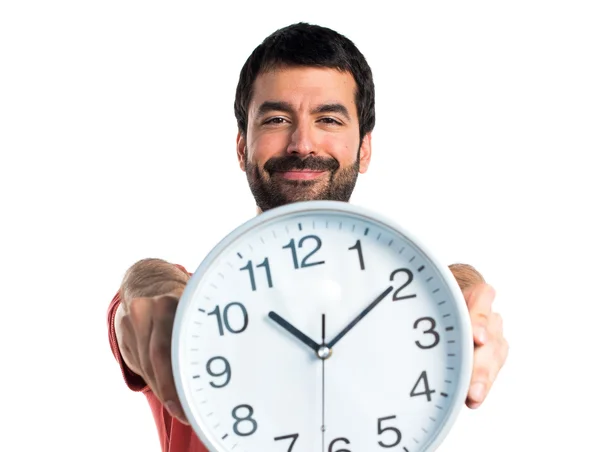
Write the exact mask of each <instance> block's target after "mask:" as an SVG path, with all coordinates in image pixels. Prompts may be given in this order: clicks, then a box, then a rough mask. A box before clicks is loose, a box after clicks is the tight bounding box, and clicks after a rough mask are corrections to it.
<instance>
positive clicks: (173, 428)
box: [108, 267, 208, 452]
mask: <svg viewBox="0 0 600 452" xmlns="http://www.w3.org/2000/svg"><path fill="white" fill-rule="evenodd" d="M180 268H182V267H180ZM182 269H183V268H182ZM183 270H184V271H185V269H183ZM120 302H121V298H120V297H119V293H118V292H117V294H116V295H115V296H114V298H113V299H112V301H111V302H110V306H109V307H108V339H109V342H110V348H111V350H112V352H113V355H114V356H115V359H116V360H117V362H118V363H119V366H120V367H121V374H122V375H123V379H124V380H125V384H126V385H127V386H128V387H129V389H131V390H132V391H135V392H141V393H143V394H144V395H145V396H146V399H147V400H148V404H149V405H150V409H151V410H152V415H153V417H154V422H155V423H156V428H157V430H158V437H159V440H160V445H161V447H162V450H163V452H208V449H207V448H206V447H205V446H204V445H203V444H202V443H201V442H200V440H199V439H198V436H196V434H195V433H194V430H193V429H192V427H191V426H189V425H185V424H182V423H181V422H179V421H178V420H177V419H175V418H173V417H171V415H170V414H169V412H168V411H167V410H166V409H165V408H163V406H162V404H161V403H160V401H159V400H158V398H157V397H156V396H155V395H154V394H153V393H152V391H151V390H150V387H149V386H147V385H146V383H145V382H144V380H143V379H142V378H141V377H140V376H139V375H137V374H135V373H133V372H132V371H131V370H130V369H129V368H128V367H127V365H126V364H125V361H124V360H123V356H122V355H121V352H120V351H119V345H118V344H117V335H116V332H115V313H116V312H117V307H118V306H119V303H120Z"/></svg>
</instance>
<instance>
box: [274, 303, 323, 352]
mask: <svg viewBox="0 0 600 452" xmlns="http://www.w3.org/2000/svg"><path fill="white" fill-rule="evenodd" d="M269 317H270V318H271V319H273V320H274V321H275V323H277V324H278V325H279V326H281V327H282V328H284V329H285V330H287V331H288V332H290V333H292V335H294V336H295V337H297V338H298V339H300V341H302V342H304V343H305V344H306V345H308V346H309V347H310V348H311V349H312V350H314V351H315V352H318V351H319V344H317V343H316V342H315V341H313V340H312V339H311V338H310V337H308V336H307V335H306V334H304V333H303V332H302V331H300V330H299V329H298V328H296V327H295V326H293V325H292V324H291V323H290V322H288V321H287V320H285V319H284V318H283V317H281V316H280V315H279V314H277V313H275V312H273V311H271V312H269Z"/></svg>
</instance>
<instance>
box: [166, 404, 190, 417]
mask: <svg viewBox="0 0 600 452" xmlns="http://www.w3.org/2000/svg"><path fill="white" fill-rule="evenodd" d="M165 408H166V409H167V411H168V412H169V413H170V414H171V416H173V417H176V418H177V419H180V420H182V419H185V415H184V414H183V411H181V408H179V406H178V405H177V404H176V403H175V402H173V401H172V400H168V401H167V402H165Z"/></svg>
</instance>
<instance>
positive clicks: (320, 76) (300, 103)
mask: <svg viewBox="0 0 600 452" xmlns="http://www.w3.org/2000/svg"><path fill="white" fill-rule="evenodd" d="M355 90H356V83H355V82H354V78H353V77H352V75H351V74H350V73H347V72H340V71H338V70H336V69H323V68H310V67H284V68H279V69H276V70H272V71H269V72H266V73H262V74H261V75H259V76H258V77H257V79H256V81H255V82H254V90H253V96H252V99H251V101H250V105H249V106H248V130H247V134H246V136H243V135H242V134H240V133H238V138H237V153H238V160H239V163H240V167H241V168H242V170H243V171H245V172H246V176H247V178H248V183H249V184H250V190H251V191H252V194H253V195H254V198H255V199H256V203H257V206H258V207H259V208H260V210H261V211H263V212H264V211H266V210H268V209H271V208H273V207H277V206H280V205H283V204H287V203H290V202H296V201H307V200H317V199H328V200H337V201H348V200H349V199H350V195H351V194H352V191H353V189H354V185H355V183H356V178H357V177H358V174H359V172H360V173H364V172H365V171H366V170H367V167H368V165H369V161H370V158H371V134H367V136H365V138H364V139H363V141H362V143H361V142H360V135H359V123H358V112H357V108H356V104H355V102H354V96H355Z"/></svg>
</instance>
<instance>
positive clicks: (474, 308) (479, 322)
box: [464, 283, 496, 345]
mask: <svg viewBox="0 0 600 452" xmlns="http://www.w3.org/2000/svg"><path fill="white" fill-rule="evenodd" d="M464 296H465V301H466V303H467V307H468V309H469V316H470V318H471V326H472V328H473V338H474V340H475V343H476V344H477V345H483V344H485V343H486V341H487V340H488V336H489V334H488V331H487V330H488V323H489V316H490V315H491V313H492V303H493V302H494V297H495V296H496V292H495V290H494V288H493V287H492V286H490V285H489V284H485V283H482V284H477V285H476V286H473V287H471V288H469V289H467V290H465V293H464Z"/></svg>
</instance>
